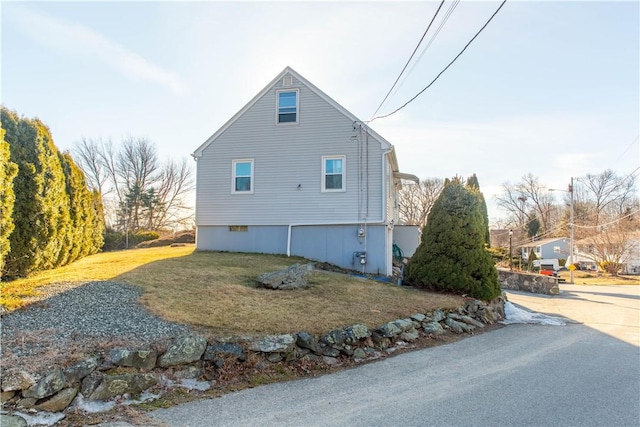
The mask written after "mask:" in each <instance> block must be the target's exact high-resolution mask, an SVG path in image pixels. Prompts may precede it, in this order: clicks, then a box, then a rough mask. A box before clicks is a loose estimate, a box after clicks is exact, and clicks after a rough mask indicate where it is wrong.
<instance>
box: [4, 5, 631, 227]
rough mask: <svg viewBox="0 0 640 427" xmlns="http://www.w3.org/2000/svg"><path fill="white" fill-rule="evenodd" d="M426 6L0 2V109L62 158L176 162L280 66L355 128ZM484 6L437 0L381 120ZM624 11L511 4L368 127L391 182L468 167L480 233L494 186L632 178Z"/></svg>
mask: <svg viewBox="0 0 640 427" xmlns="http://www.w3.org/2000/svg"><path fill="white" fill-rule="evenodd" d="M439 4H440V2H439V1H422V2H398V1H394V2H373V1H368V2H364V1H361V2H320V1H315V2H217V1H200V2H163V1H151V2H144V1H142V2H126V1H121V2H89V1H85V2H12V1H7V0H3V1H2V2H1V3H0V19H1V24H2V30H1V37H2V40H1V46H2V50H1V56H0V60H1V63H0V64H1V79H0V100H1V102H2V104H3V105H4V106H6V107H8V108H10V109H13V110H16V111H17V112H18V113H19V114H20V115H23V116H26V117H38V118H40V119H41V120H42V121H43V122H45V123H46V124H47V125H48V126H49V128H50V130H51V132H52V135H53V139H54V141H55V144H56V146H57V147H58V148H59V149H60V150H71V149H72V148H73V146H74V144H75V143H77V142H78V141H79V140H80V139H81V138H89V139H98V138H102V139H111V140H112V141H113V142H114V143H118V142H119V141H120V140H121V139H122V138H123V137H126V136H134V137H145V138H149V139H150V140H151V141H153V142H154V143H155V144H156V146H157V148H158V151H159V154H160V156H161V157H162V158H175V159H180V158H183V157H189V156H190V154H191V153H192V152H193V151H194V150H195V149H196V148H198V147H199V146H200V145H201V144H202V143H203V142H204V141H205V140H206V139H207V138H208V137H209V136H210V135H212V134H213V133H214V132H215V131H216V130H217V129H218V128H220V127H221V126H222V125H223V124H224V123H225V122H226V121H227V120H229V119H230V118H231V117H232V116H233V115H234V114H235V113H236V112H237V111H238V110H240V109H241V108H242V107H243V106H244V105H245V104H246V103H247V102H248V101H249V100H250V99H251V98H253V96H255V94H256V93H258V92H259V91H260V90H261V89H262V88H263V87H264V86H265V85H266V84H267V83H269V82H270V81H271V80H272V79H273V78H274V77H275V76H276V75H277V74H279V73H280V72H281V71H282V70H283V69H284V68H285V67H286V66H291V67H292V68H293V69H295V70H296V71H297V72H299V73H300V74H302V75H303V76H304V77H306V78H307V79H308V80H309V81H311V82H312V83H313V84H315V85H316V86H317V87H318V88H320V89H321V90H322V91H324V92H325V93H326V94H328V95H329V96H330V97H331V98H333V99H334V100H335V101H337V102H338V103H339V104H341V105H342V106H343V107H345V108H346V109H347V110H349V111H350V112H352V113H353V114H354V115H356V116H357V117H359V118H360V119H361V120H364V121H366V120H370V119H371V118H373V114H374V112H375V111H376V109H377V107H378V105H379V104H380V103H381V101H382V100H383V98H384V97H385V95H386V94H387V92H388V91H389V89H390V88H391V86H392V84H393V82H394V81H395V80H396V78H397V77H398V75H399V73H400V71H401V70H402V68H403V67H404V65H405V63H406V62H407V60H408V59H409V57H410V55H411V53H412V52H413V51H414V49H415V48H416V45H417V44H418V41H419V40H420V38H421V37H422V35H423V33H424V32H425V29H426V28H427V25H428V24H429V22H430V21H431V19H432V17H433V15H434V13H435V12H436V9H437V8H438V6H439ZM499 5H500V2H493V1H486V2H479V1H468V0H467V1H461V2H459V3H456V2H455V1H453V0H447V1H445V3H444V5H443V6H442V9H441V11H440V13H439V14H438V16H437V17H436V19H435V20H434V23H433V25H432V27H431V29H430V30H429V31H428V32H427V35H426V36H425V38H424V41H423V43H422V44H421V45H420V47H419V48H418V49H417V51H416V54H415V56H414V59H413V61H412V62H411V64H409V66H408V67H407V68H406V71H405V73H404V75H403V77H402V78H401V79H400V81H399V85H397V86H396V89H394V91H393V92H392V93H391V96H390V97H389V99H388V100H387V101H386V102H385V104H384V105H383V106H382V108H381V109H380V111H379V113H378V115H383V114H387V113H390V112H392V111H393V110H395V109H396V108H398V107H400V106H401V105H403V104H404V103H406V102H407V101H408V100H409V99H411V98H412V97H413V96H415V95H416V94H417V93H418V92H420V91H421V90H422V89H424V88H425V87H426V86H427V85H428V84H429V83H430V82H431V81H432V80H433V79H434V78H435V77H436V76H437V75H438V73H440V72H441V71H442V70H443V69H444V68H445V67H446V66H447V64H448V63H449V62H450V61H451V60H453V59H454V57H455V56H456V55H458V53H459V52H460V51H461V50H462V49H463V47H464V46H465V45H466V44H467V43H468V42H469V41H470V40H471V39H472V37H473V36H474V35H475V34H476V33H477V32H478V30H480V28H481V27H482V26H483V25H484V24H485V22H486V21H487V20H488V19H489V17H490V16H491V15H492V14H493V13H494V12H495V10H496V9H497V8H498V6H499ZM639 5H640V3H639V2H638V1H624V2H616V1H584V2H577V1H567V2H557V1H530V2H524V1H518V0H510V1H508V2H507V3H506V4H505V5H504V6H503V7H502V9H501V10H500V11H499V12H498V13H497V15H496V16H495V17H494V18H493V20H492V21H491V22H490V23H489V24H488V25H487V27H486V28H485V29H484V30H483V31H482V32H481V33H480V34H479V35H478V37H477V38H476V39H475V40H474V41H473V43H471V45H470V46H469V47H468V48H467V49H466V51H465V52H464V53H463V54H462V55H461V56H460V57H459V58H458V59H457V60H456V62H455V63H454V64H452V65H451V66H450V67H449V68H448V69H447V70H446V71H445V72H444V73H443V74H442V75H441V76H440V77H439V79H438V80H437V81H436V82H435V83H434V84H433V85H432V86H431V87H430V88H429V89H427V90H426V91H424V93H423V94H422V95H420V96H419V97H418V98H416V99H415V100H414V101H412V102H410V103H409V104H408V105H407V106H406V107H405V108H403V109H401V110H400V111H398V112H397V113H395V114H393V115H391V116H389V117H387V118H380V119H376V120H373V121H372V122H371V123H370V126H371V127H372V128H373V129H374V130H375V131H376V132H378V133H379V134H381V135H382V136H383V137H384V138H385V139H387V140H388V141H389V142H391V143H392V144H393V145H394V146H395V147H396V152H397V156H398V162H399V165H400V170H401V171H402V172H405V173H410V174H414V175H417V176H418V177H420V178H432V177H438V178H446V177H452V176H455V175H459V176H463V177H467V176H470V175H471V174H473V173H475V174H476V175H477V176H478V180H479V182H480V187H481V190H482V191H483V193H484V195H485V198H486V199H487V202H488V207H489V217H490V220H491V221H492V222H495V221H496V220H497V219H499V218H502V217H504V216H506V214H507V213H506V212H504V211H502V210H500V209H499V208H498V207H497V205H496V204H495V201H494V197H495V196H496V195H497V194H500V193H501V189H502V185H503V184H504V183H505V182H510V183H516V182H518V181H520V179H521V177H522V176H524V175H525V174H529V173H531V174H533V175H534V176H537V177H538V178H539V180H540V182H541V183H542V184H543V185H545V186H547V187H548V188H560V189H562V188H567V185H568V183H569V181H570V179H571V177H572V176H573V177H579V176H584V175H586V174H587V173H591V174H597V173H600V172H602V171H604V170H605V169H613V170H615V171H616V172H618V174H619V175H621V176H625V175H628V174H631V173H632V172H633V173H634V176H636V177H637V176H638V175H640V171H639V170H638V167H640V142H639V140H638V135H639V134H640V130H639V129H640V85H639V80H640V43H639V40H640V11H639V9H640V7H639ZM454 6H455V7H454ZM445 18H447V19H445ZM438 29H440V31H439V32H438V31H437V30H438ZM434 35H435V37H434ZM425 48H426V49H425ZM193 166H194V169H195V163H194V164H193ZM558 197H559V198H560V196H558Z"/></svg>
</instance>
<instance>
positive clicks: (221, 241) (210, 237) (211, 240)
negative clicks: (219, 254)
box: [196, 225, 288, 254]
mask: <svg viewBox="0 0 640 427" xmlns="http://www.w3.org/2000/svg"><path fill="white" fill-rule="evenodd" d="M287 232H288V227H287V226H272V225H257V226H253V225H252V226H249V227H247V231H230V227H229V226H228V225H218V226H198V228H197V236H196V246H197V248H198V249H200V250H207V251H229V252H256V253H264V254H286V253H287Z"/></svg>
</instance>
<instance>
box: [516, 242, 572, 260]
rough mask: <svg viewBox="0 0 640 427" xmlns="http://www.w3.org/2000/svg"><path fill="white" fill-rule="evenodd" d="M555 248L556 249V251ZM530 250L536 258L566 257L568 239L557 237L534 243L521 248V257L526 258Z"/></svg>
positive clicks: (567, 255)
mask: <svg viewBox="0 0 640 427" xmlns="http://www.w3.org/2000/svg"><path fill="white" fill-rule="evenodd" d="M556 248H558V250H557V251H556ZM531 251H534V252H535V254H536V258H537V259H551V258H554V259H567V258H568V257H569V239H558V240H554V241H551V242H545V243H542V244H539V245H536V244H535V242H534V243H532V244H531V245H530V246H525V247H522V248H521V255H522V259H528V258H529V254H530V253H531Z"/></svg>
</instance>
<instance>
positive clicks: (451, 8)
mask: <svg viewBox="0 0 640 427" xmlns="http://www.w3.org/2000/svg"><path fill="white" fill-rule="evenodd" d="M458 4H460V0H455V1H454V2H453V3H452V4H451V5H450V6H449V9H447V11H446V12H445V14H444V18H442V21H441V22H440V25H438V28H436V32H435V33H433V35H432V36H431V38H430V39H429V42H428V43H427V45H426V46H425V47H424V49H422V52H420V56H418V59H416V61H415V62H414V63H413V65H412V66H411V68H409V71H407V74H405V76H404V78H403V79H402V81H401V82H400V84H399V85H398V87H397V88H396V90H395V91H394V93H393V94H392V95H391V97H393V95H395V94H396V93H397V92H398V91H399V90H400V88H401V87H402V85H403V84H404V82H405V81H406V80H407V77H408V76H409V75H410V74H411V73H412V72H413V70H414V69H415V68H416V66H417V65H418V63H419V62H420V60H421V59H422V57H423V56H424V54H425V53H426V52H427V50H429V47H430V46H431V45H432V44H433V42H434V40H435V39H436V37H438V34H440V31H441V30H442V28H443V27H444V25H445V24H446V23H447V21H448V20H449V18H450V17H451V15H452V14H453V11H454V10H456V7H458Z"/></svg>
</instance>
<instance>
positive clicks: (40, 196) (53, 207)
mask: <svg viewBox="0 0 640 427" xmlns="http://www.w3.org/2000/svg"><path fill="white" fill-rule="evenodd" d="M1 119H2V132H1V138H0V207H1V209H0V277H8V278H15V277H20V276H26V275H28V274H30V273H32V272H35V271H39V270H46V269H50V268H55V267H59V266H62V265H65V264H68V263H70V262H73V261H75V260H77V259H79V258H82V257H84V256H86V255H90V254H93V253H96V252H98V251H99V250H100V249H101V247H102V244H103V229H104V218H103V213H102V202H101V197H100V193H99V192H97V191H91V190H90V189H89V188H88V187H87V184H86V181H85V177H84V173H83V172H82V170H81V169H80V168H79V167H78V165H76V163H75V162H74V161H73V159H72V157H71V155H70V154H69V153H61V152H60V151H59V150H58V149H57V148H56V146H55V145H54V142H53V138H52V137H51V133H50V131H49V129H48V128H47V126H45V125H44V123H42V121H40V120H39V119H28V118H23V117H19V116H18V114H17V113H16V112H14V111H11V110H9V109H7V108H5V107H2V109H1Z"/></svg>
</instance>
